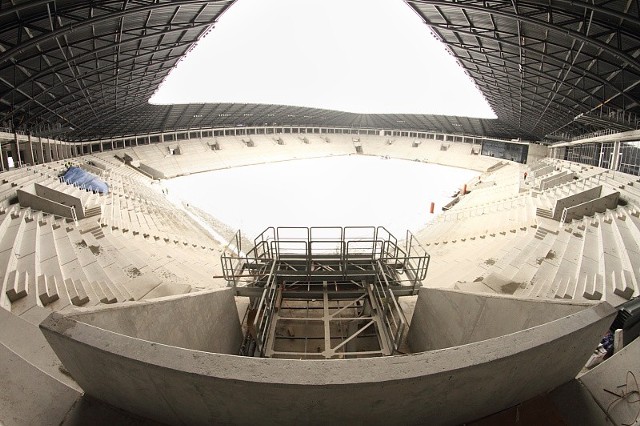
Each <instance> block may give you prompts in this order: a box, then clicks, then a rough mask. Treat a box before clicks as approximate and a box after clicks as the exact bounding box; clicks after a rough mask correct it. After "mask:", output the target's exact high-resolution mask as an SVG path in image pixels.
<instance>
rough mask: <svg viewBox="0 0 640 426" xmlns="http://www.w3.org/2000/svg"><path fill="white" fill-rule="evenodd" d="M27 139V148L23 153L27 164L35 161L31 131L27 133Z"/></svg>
mask: <svg viewBox="0 0 640 426" xmlns="http://www.w3.org/2000/svg"><path fill="white" fill-rule="evenodd" d="M27 140H28V143H27V146H28V148H27V152H26V155H25V157H26V158H25V161H26V162H27V163H29V164H35V163H36V161H35V158H34V157H35V156H34V155H33V142H32V141H31V133H27Z"/></svg>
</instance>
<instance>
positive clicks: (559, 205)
mask: <svg viewBox="0 0 640 426" xmlns="http://www.w3.org/2000/svg"><path fill="white" fill-rule="evenodd" d="M601 194H602V186H596V187H595V188H590V189H587V190H586V191H582V192H579V193H577V194H574V195H570V196H568V197H565V198H560V199H559V200H556V205H555V207H554V208H553V220H560V219H561V218H562V212H563V210H564V209H565V208H567V207H573V206H577V205H578V204H582V203H586V202H587V201H591V200H594V199H596V198H598V197H600V195H601Z"/></svg>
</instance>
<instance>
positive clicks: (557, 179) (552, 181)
mask: <svg viewBox="0 0 640 426" xmlns="http://www.w3.org/2000/svg"><path fill="white" fill-rule="evenodd" d="M574 176H575V173H573V172H572V173H567V172H566V171H563V172H561V174H560V175H556V176H552V177H550V178H543V179H541V180H540V189H542V190H545V189H548V188H553V187H554V186H558V185H562V184H563V183H567V182H573V178H574Z"/></svg>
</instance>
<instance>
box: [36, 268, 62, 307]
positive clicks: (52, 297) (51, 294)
mask: <svg viewBox="0 0 640 426" xmlns="http://www.w3.org/2000/svg"><path fill="white" fill-rule="evenodd" d="M37 288H38V297H39V298H40V302H41V303H42V306H47V305H48V304H50V303H52V302H55V301H56V300H58V299H59V296H58V286H57V283H56V277H55V276H53V275H49V276H47V275H40V276H39V277H38V287H37Z"/></svg>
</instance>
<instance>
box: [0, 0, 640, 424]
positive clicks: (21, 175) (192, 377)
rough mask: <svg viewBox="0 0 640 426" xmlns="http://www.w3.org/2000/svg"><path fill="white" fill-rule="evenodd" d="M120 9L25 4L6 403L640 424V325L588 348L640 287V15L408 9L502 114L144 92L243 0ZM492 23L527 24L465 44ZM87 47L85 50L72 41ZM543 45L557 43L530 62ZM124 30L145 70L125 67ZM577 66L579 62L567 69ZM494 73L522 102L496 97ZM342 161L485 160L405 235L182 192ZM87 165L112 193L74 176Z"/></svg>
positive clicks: (5, 327) (95, 419) (12, 149)
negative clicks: (173, 97)
mask: <svg viewBox="0 0 640 426" xmlns="http://www.w3.org/2000/svg"><path fill="white" fill-rule="evenodd" d="M50 3H52V4H54V5H55V6H56V7H55V8H51V7H50ZM99 3H104V4H102V5H100V6H101V7H98V6H97V5H95V4H84V3H82V4H79V3H73V2H62V1H52V2H32V3H29V2H24V3H19V4H12V5H10V6H8V8H7V9H5V10H2V11H0V20H2V22H3V23H4V26H3V27H1V28H2V29H0V41H1V42H2V43H3V44H6V45H7V47H5V49H3V51H2V52H0V76H1V77H2V84H3V86H2V93H0V95H1V96H2V100H3V101H4V103H3V107H2V110H1V112H2V116H3V121H4V123H5V124H6V125H7V127H8V128H6V129H5V131H4V132H2V133H0V141H1V142H2V143H1V145H0V164H1V166H0V167H1V170H2V171H1V172H0V179H1V183H0V284H1V286H2V289H1V290H2V291H1V292H0V305H1V306H2V309H0V321H1V324H2V327H0V351H1V352H0V360H1V362H0V379H2V382H3V383H4V384H6V386H4V392H3V395H2V398H0V422H2V423H4V424H7V425H13V424H16V425H23V424H87V423H98V424H99V423H105V424H107V423H125V424H127V423H128V424H156V423H159V424H163V423H168V424H206V423H229V424H247V423H250V422H252V423H254V422H256V421H259V422H264V423H274V424H275V423H282V424H294V423H295V424H299V423H310V424H326V423H341V424H347V423H348V424H352V423H373V424H379V423H402V424H425V423H429V424H431V423H433V424H461V423H470V422H476V424H494V423H497V422H500V421H503V422H506V424H511V423H515V422H516V420H515V419H516V418H517V419H526V420H527V421H529V422H530V423H531V424H535V423H536V422H537V423H541V422H548V423H551V422H555V423H556V424H605V423H606V422H607V421H611V422H613V423H614V424H633V423H630V421H631V422H637V417H636V418H635V420H634V419H633V413H634V411H633V409H634V405H633V404H636V405H637V403H636V402H634V400H633V399H628V396H629V395H637V388H636V389H634V388H633V383H632V382H633V380H631V379H629V377H630V376H629V374H630V375H631V376H633V374H635V373H638V372H639V371H638V365H637V363H636V362H635V361H634V360H637V356H638V352H639V351H640V346H639V342H640V340H637V339H636V340H633V338H632V337H633V336H634V333H635V335H637V333H638V330H637V324H636V325H633V327H632V326H631V325H629V323H627V325H626V326H624V327H623V326H621V327H619V328H621V329H624V331H623V333H624V335H623V334H622V333H620V332H617V333H616V335H617V336H618V340H619V341H617V342H616V347H615V351H616V353H615V354H614V355H613V356H611V357H610V358H609V359H607V360H606V361H604V362H602V363H601V364H600V365H598V366H596V367H594V368H589V369H587V368H585V364H586V363H587V361H588V360H589V357H590V356H591V355H592V354H593V352H594V350H595V349H596V347H597V346H598V343H599V342H600V341H601V338H602V336H603V334H604V333H606V332H607V330H608V329H609V328H610V326H611V324H612V322H613V320H614V317H615V316H616V311H617V310H616V308H617V307H620V306H623V305H624V306H628V303H629V302H631V303H633V302H634V300H637V299H635V298H636V297H637V296H638V293H639V291H640V210H639V209H640V192H639V191H638V190H637V187H638V186H639V185H640V179H639V178H638V175H640V167H639V166H638V165H639V164H640V158H638V156H637V155H636V153H637V149H636V143H637V141H638V140H640V133H639V131H638V130H637V127H638V124H639V122H638V121H637V120H635V115H634V114H635V113H636V112H637V110H638V103H637V102H636V101H637V99H638V98H640V97H639V96H638V87H637V83H638V81H640V79H639V78H638V76H639V75H640V74H639V72H640V66H639V64H638V61H637V60H636V53H637V51H638V49H640V43H638V34H640V31H637V30H638V29H639V28H638V27H639V25H640V24H638V22H640V19H639V18H638V10H635V9H633V7H631V8H630V7H626V8H623V9H621V10H618V9H616V8H615V7H618V6H613V5H602V6H596V5H593V4H586V3H585V4H582V3H580V4H575V2H558V3H559V5H557V6H556V5H554V6H549V7H551V8H552V9H553V11H554V13H555V15H554V18H551V13H550V12H549V11H548V10H547V8H543V9H544V10H541V9H539V7H538V5H536V4H529V3H527V4H523V5H521V6H520V8H521V10H518V6H515V10H514V6H513V5H512V3H511V2H505V5H503V7H498V6H495V5H494V6H492V7H489V6H486V5H485V6H481V5H480V4H476V3H475V2H466V3H463V2H461V3H459V2H408V3H409V4H410V6H411V7H413V8H414V9H415V10H416V12H418V13H419V15H420V16H421V17H423V19H424V20H425V22H426V23H427V24H429V25H431V26H432V28H433V29H434V31H436V32H438V34H439V35H440V37H441V38H442V40H443V42H445V44H448V45H449V48H450V49H451V51H452V53H453V54H454V55H455V56H456V57H457V58H458V60H459V61H460V63H461V64H462V65H463V66H464V67H465V68H466V69H467V70H468V72H469V73H470V75H472V77H473V78H474V79H475V81H476V82H477V84H478V85H479V86H480V88H481V89H482V90H483V93H484V94H485V96H486V97H487V98H488V99H489V101H490V103H491V105H492V106H493V107H494V108H495V109H496V112H497V114H498V120H479V119H469V118H464V117H444V116H419V115H356V114H350V113H342V112H338V111H327V110H318V109H311V108H299V107H283V106H269V105H266V106H264V105H233V104H229V105H224V104H216V105H178V106H152V105H146V104H144V103H141V104H139V103H136V102H138V100H137V99H139V98H144V100H145V101H146V99H148V97H149V96H150V94H151V93H153V91H154V90H155V89H156V88H157V85H158V84H159V83H160V81H161V80H162V78H163V77H164V76H165V75H166V72H167V71H168V69H170V67H171V66H173V65H174V64H175V61H177V60H178V58H179V57H181V55H182V54H184V52H186V51H187V50H188V49H189V46H191V45H192V44H193V43H194V42H195V41H196V40H197V39H198V37H200V35H201V34H202V33H203V32H204V31H205V30H207V29H209V28H210V27H211V25H212V24H213V23H214V22H215V20H216V19H217V18H218V17H219V15H220V14H221V13H222V12H223V11H224V9H225V8H226V7H227V6H228V5H229V4H230V3H231V2H215V1H197V2H193V1H172V2H148V3H147V2H138V3H135V4H127V2H124V3H123V2H110V1H105V2H99ZM440 3H441V4H440ZM507 3H508V4H507ZM507 6H508V7H507ZM525 9H526V10H525ZM632 9H633V10H632ZM545 10H546V11H547V12H549V13H548V18H547V19H542V18H541V16H542V15H540V14H541V13H543V12H544V11H545ZM525 12H527V13H525ZM53 15H55V16H56V17H57V19H56V20H55V22H56V24H55V25H53V24H52V25H51V26H45V25H44V24H43V22H54V20H51V17H52V16H53ZM463 15H464V16H466V24H464V25H462V24H460V25H457V26H456V25H454V24H453V23H454V22H458V21H459V20H460V19H462V18H461V16H463ZM576 15H579V16H588V22H589V24H588V25H589V28H591V25H593V26H594V27H595V26H598V27H599V28H600V29H602V28H608V29H612V28H611V27H612V26H615V28H613V29H616V30H618V32H617V34H618V36H617V37H618V38H619V40H618V42H615V40H613V39H614V38H615V37H614V35H613V34H614V33H613V32H611V33H608V34H612V35H611V37H605V36H602V35H601V34H600V33H598V34H600V35H595V34H594V33H589V29H587V30H584V29H583V28H582V25H583V21H579V20H578V21H579V22H578V21H574V20H571V22H569V20H566V21H565V20H563V19H561V18H560V17H575V16H576ZM86 16H89V18H88V19H86ZM486 16H489V17H490V21H492V22H493V24H492V25H493V31H494V33H500V34H506V33H507V32H508V31H514V30H513V28H515V27H517V31H518V36H517V37H516V38H515V40H516V41H513V40H511V39H509V38H505V40H504V45H499V46H497V47H495V49H498V51H499V52H500V53H492V52H491V51H490V50H491V49H489V45H490V43H492V42H491V41H489V40H488V39H487V37H484V36H482V37H480V36H478V38H477V39H474V40H471V38H473V37H470V38H469V40H467V39H465V38H464V37H465V35H466V36H468V35H469V34H470V33H474V31H476V30H478V29H481V27H482V25H484V24H486V22H485V20H483V19H482V18H483V17H486ZM612 16H615V18H616V19H615V22H616V23H615V24H614V23H613V22H614V21H613V20H612V19H611V17H612ZM123 17H127V19H123ZM141 17H143V18H144V19H129V18H141ZM16 18H19V19H16ZM585 19H586V18H585ZM443 21H444V22H443ZM576 22H578V23H576ZM514 23H517V25H515V26H514V25H513V24H514ZM22 25H24V27H22ZM575 25H578V28H575V27H574V26H575ZM585 25H587V24H585ZM18 27H19V28H22V30H21V31H24V32H25V34H28V37H27V36H24V37H23V36H16V35H15V34H16V28H18ZM541 28H542V29H546V30H547V32H545V31H542V30H540V29H541ZM18 32H20V31H18ZM112 32H114V33H116V34H120V35H119V37H118V38H117V40H118V42H116V43H115V44H114V42H113V40H111V41H109V42H108V43H106V42H105V40H106V39H107V38H108V35H110V34H111V33H112ZM476 34H479V33H476ZM512 35H513V34H512ZM463 39H464V40H466V41H465V43H460V40H463ZM61 40H64V41H65V43H67V44H68V45H74V46H75V47H76V49H71V48H70V47H69V48H68V49H62V48H60V49H59V50H60V51H62V50H65V51H67V52H68V53H69V55H72V56H73V57H67V56H65V55H62V56H60V55H58V54H57V53H56V52H57V51H58V47H56V46H59V43H60V41H61ZM456 40H458V41H456ZM577 41H579V42H580V43H582V47H581V48H577V47H575V43H576V42H577ZM104 43H106V44H104ZM514 43H515V44H514ZM541 43H542V44H544V45H545V46H547V45H548V46H550V47H553V49H550V50H547V49H546V47H545V48H544V49H543V52H544V53H542V54H541V57H544V58H545V59H546V60H548V62H544V61H543V62H540V63H537V64H533V63H529V62H527V61H525V59H526V58H530V57H531V56H532V55H534V54H536V53H540V50H539V45H540V44H541ZM116 44H117V45H118V46H122V55H123V56H122V59H121V62H119V64H117V65H116V64H115V63H111V62H105V64H107V63H108V65H104V64H103V65H100V64H99V62H100V61H98V60H96V57H97V56H100V55H102V54H104V55H105V58H102V59H104V61H108V59H107V56H109V55H110V54H109V55H108V53H109V52H111V49H112V48H113V47H114V45H116ZM147 44H148V45H147ZM485 44H486V46H485ZM498 44H499V43H498ZM563 44H564V45H566V47H567V50H566V51H565V50H562V51H561V50H554V49H557V48H558V46H562V45H563ZM150 46H152V47H150ZM118 48H120V47H118ZM87 49H88V50H87ZM576 49H577V52H578V53H576V57H575V58H573V59H572V60H571V61H570V62H567V61H568V59H566V58H565V59H562V58H564V56H565V54H567V53H566V52H567V51H568V52H571V51H575V50H576ZM74 52H75V53H74ZM82 52H84V53H82ZM87 52H89V53H87ZM154 52H155V53H154ZM518 52H519V58H520V59H519V62H520V68H519V69H515V70H514V69H512V65H513V64H514V62H513V61H515V60H516V59H514V58H515V57H517V56H518ZM522 52H527V53H528V55H525V54H523V53H522ZM563 52H564V53H563ZM96 55H97V56H96ZM477 55H484V56H483V58H484V59H479V58H478V57H477ZM510 55H511V56H510ZM514 55H515V56H514ZM580 55H584V56H585V58H583V60H578V59H577V58H578V57H579V56H580ZM136 58H138V59H137V60H136ZM499 58H502V59H499ZM509 58H511V59H509ZM40 59H41V61H40V62H41V63H43V62H44V63H46V64H47V65H46V66H43V65H36V63H37V62H38V61H39V60H40ZM587 59H589V60H587ZM83 61H84V62H83ZM594 61H595V62H598V63H599V64H600V66H593V63H595V62H594ZM559 62H562V63H565V64H567V63H570V64H571V67H569V69H567V70H566V72H564V73H561V74H558V72H557V68H556V67H555V65H557V63H559ZM70 64H73V65H70ZM125 64H126V66H125ZM141 64H144V65H141ZM478 64H480V65H478ZM612 64H613V65H616V66H617V68H616V71H612V70H611V66H612ZM67 66H69V67H75V68H76V70H77V71H78V73H79V74H78V75H81V76H82V77H78V75H76V74H75V72H74V71H71V74H73V75H71V76H70V75H67V71H66V70H67V69H72V68H67ZM38 67H41V68H40V69H36V68H38ZM548 67H551V68H548ZM572 67H575V69H574V71H575V70H581V75H582V78H583V79H584V81H582V82H577V81H575V76H574V75H573V74H572V73H573V72H574V71H571V69H572ZM492 69H493V70H497V72H496V73H493V74H491V73H487V72H484V71H487V70H492ZM80 70H84V71H82V72H80ZM114 70H117V71H115V72H114ZM121 70H122V71H121ZM120 73H122V74H120ZM490 74H491V75H493V76H494V77H493V78H495V79H496V81H497V82H498V83H501V84H504V85H503V87H504V90H505V91H507V92H509V93H513V94H514V96H515V94H516V93H517V94H518V96H519V97H520V107H518V106H516V105H515V104H517V102H516V103H514V102H512V99H507V98H505V95H504V93H502V92H501V91H498V92H491V91H490V90H489V89H488V87H493V86H492V85H491V82H490V81H489V79H490V77H489V75H490ZM523 74H524V77H522V75H523ZM600 74H602V75H600ZM119 75H121V77H120V76H119ZM514 75H518V76H519V77H518V78H519V81H520V82H521V83H519V84H518V85H515V86H514V85H513V83H512V80H513V78H514V77H513V76H514ZM560 75H562V78H564V80H562V82H560V80H561V78H560ZM10 76H11V77H10ZM114 76H115V77H114ZM52 77H53V79H52ZM151 77H153V78H151ZM618 77H619V78H618ZM78 78H81V79H82V83H81V84H79V85H76V84H77V81H78ZM142 82H146V83H142ZM533 82H535V83H536V84H537V85H538V87H547V86H548V85H550V86H549V87H553V93H554V95H553V96H551V95H549V96H547V95H545V94H544V93H543V91H537V90H534V89H532V88H531V87H529V85H530V84H533ZM559 82H560V83H559ZM595 83H598V85H597V86H596V85H594V84H595ZM136 84H137V90H139V92H138V96H135V97H134V96H131V97H129V98H127V97H126V96H125V94H126V93H128V91H129V90H133V89H131V87H132V86H135V85H136ZM107 86H109V87H111V88H114V89H115V91H110V90H102V89H104V88H105V87H107ZM92 88H93V89H98V90H97V91H101V92H102V93H103V94H104V95H103V97H101V98H100V99H99V101H98V103H96V104H95V105H93V102H91V101H90V99H91V97H92V96H98V95H97V94H95V93H94V94H92V95H88V93H90V92H91V93H92V90H93V89H92ZM599 90H601V92H599ZM97 91H96V93H97ZM114 93H115V94H114ZM118 94H120V97H119V96H118ZM509 96H511V95H509ZM123 98H124V99H125V100H123ZM602 98H607V99H606V100H607V106H606V107H604V106H601V108H600V109H597V108H596V105H597V104H598V102H600V101H601V100H602ZM50 99H53V100H50ZM87 102H88V103H89V104H91V107H90V108H89V107H88V106H87ZM541 105H547V107H548V108H540V106H541ZM89 109H90V110H92V111H93V112H90V111H88V110H89ZM98 109H99V110H100V112H95V111H97V110H98ZM522 139H526V140H527V141H523V140H522ZM337 155H340V156H345V155H372V156H381V157H385V156H388V157H392V158H400V159H406V160H411V161H420V162H425V163H437V164H443V165H451V166H456V167H463V168H468V169H472V170H476V171H478V172H480V173H481V175H480V178H479V179H473V180H472V181H470V182H467V184H466V185H465V188H464V189H463V188H461V191H460V193H459V194H458V195H456V196H455V197H452V200H451V203H450V206H448V207H449V208H448V209H447V211H446V212H444V213H442V214H440V215H439V216H437V217H436V219H434V220H433V221H432V222H431V223H429V224H428V225H427V226H426V227H425V228H424V229H421V230H420V231H418V232H416V233H415V234H408V236H407V238H404V239H403V238H401V239H399V240H398V239H396V238H395V237H394V236H393V235H390V234H389V233H388V232H385V231H384V230H382V229H380V228H375V227H370V228H371V229H369V228H367V229H366V230H365V231H362V230H359V231H358V232H361V231H362V232H365V234H362V233H358V234H357V235H356V234H353V235H352V234H350V233H351V232H353V229H350V228H348V227H342V228H339V229H334V230H332V231H331V232H334V231H335V232H336V234H335V236H332V237H330V238H325V237H322V238H318V237H315V236H314V232H316V230H314V229H313V228H309V229H307V230H305V231H304V232H305V235H303V236H302V237H299V236H296V237H291V236H290V235H289V234H286V236H284V235H285V234H280V232H284V231H283V230H281V229H276V230H273V235H271V234H265V235H266V236H262V237H261V238H262V239H256V241H254V242H247V241H245V240H243V238H242V236H241V234H240V233H238V234H234V233H233V232H229V231H228V230H226V229H224V228H221V227H217V224H216V223H215V221H213V220H211V221H209V223H208V224H209V225H211V224H212V226H213V227H214V228H215V231H216V232H217V233H218V234H220V236H221V237H222V239H223V240H226V241H224V242H221V241H220V240H219V239H216V238H214V237H213V236H212V235H211V233H209V232H208V231H207V228H208V226H206V225H207V224H205V225H203V222H202V221H201V220H195V219H194V215H196V216H197V215H200V216H201V217H203V218H204V222H207V217H206V215H204V216H203V215H202V213H201V212H197V211H194V210H193V209H189V208H188V207H186V206H185V207H184V208H178V207H176V205H174V204H172V203H171V202H170V201H169V200H168V199H167V197H166V196H165V194H164V193H163V191H162V187H161V185H159V181H160V180H161V179H167V178H172V177H176V176H182V175H188V174H192V173H198V172H202V171H209V170H215V169H221V168H229V167H239V166H244V165H249V164H257V163H269V162H275V161H285V160H294V159H304V158H317V157H328V156H337ZM10 159H11V161H9V160H10ZM71 164H72V165H75V166H78V167H80V168H82V169H84V170H85V171H86V172H88V173H90V174H92V175H93V176H95V177H97V178H99V179H101V180H103V181H105V182H106V183H107V184H108V185H109V192H108V193H105V194H100V193H94V192H93V191H90V190H87V188H84V187H81V186H77V185H73V184H69V183H68V182H66V181H64V179H61V178H60V176H61V174H62V173H63V172H64V171H66V170H67V168H68V166H69V165H71ZM362 225H369V224H362ZM367 232H370V233H369V234H367ZM354 235H355V236H354ZM363 235H364V236H363ZM293 240H295V241H293ZM329 243H330V244H329ZM283 244H288V245H283ZM314 244H315V245H316V247H317V246H318V245H320V246H321V247H324V248H323V249H320V250H316V251H313V249H312V248H311V247H313V246H314ZM323 244H325V246H323ZM327 244H329V245H327ZM300 246H301V247H304V249H302V250H303V251H302V252H300V251H299V249H295V250H294V249H292V247H300ZM336 247H337V248H336ZM350 247H351V248H353V247H355V248H354V249H353V251H350ZM296 250H298V251H296ZM301 315H303V316H302V317H301ZM309 323H314V325H313V326H310V325H309ZM345 324H346V325H345ZM316 325H319V326H318V327H316ZM614 331H615V329H614ZM316 333H318V334H316ZM309 341H313V342H314V344H313V345H310V344H309V345H308V344H307V343H308V342H309ZM301 342H303V343H301ZM319 342H321V343H319ZM316 343H317V345H316ZM316 348H317V349H316ZM621 383H625V388H624V389H621V388H620V385H621ZM636 386H637V384H636ZM603 389H605V391H603ZM606 390H612V392H613V395H612V392H606ZM541 413H543V414H541ZM483 422H484V423H483Z"/></svg>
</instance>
